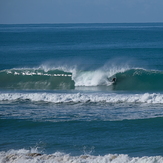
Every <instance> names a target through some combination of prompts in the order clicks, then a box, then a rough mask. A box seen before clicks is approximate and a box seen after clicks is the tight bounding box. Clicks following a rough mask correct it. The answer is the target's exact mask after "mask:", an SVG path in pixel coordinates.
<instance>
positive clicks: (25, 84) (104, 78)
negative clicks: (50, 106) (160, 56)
mask: <svg viewBox="0 0 163 163" xmlns="http://www.w3.org/2000/svg"><path fill="white" fill-rule="evenodd" d="M114 77H115V78H116V82H115V83H113V82H112V79H113V78H114ZM162 83H163V72H162V71H157V70H146V69H141V68H133V69H129V68H120V69H116V68H112V69H108V70H105V69H104V68H101V69H97V70H94V71H80V70H77V69H75V70H69V69H66V68H61V69H55V68H54V69H49V70H47V71H46V70H45V69H44V68H37V69H34V68H33V69H32V68H31V69H25V68H24V69H7V70H1V71H0V88H1V89H20V90H21V89H41V90H54V89H74V88H75V87H76V88H77V87H82V88H84V87H96V88H101V86H102V87H103V88H104V87H105V88H104V90H107V89H106V88H109V90H124V91H125V90H129V91H132V90H133V91H163V84H162Z"/></svg>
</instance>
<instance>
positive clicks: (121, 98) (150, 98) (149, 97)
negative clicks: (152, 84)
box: [0, 93, 163, 104]
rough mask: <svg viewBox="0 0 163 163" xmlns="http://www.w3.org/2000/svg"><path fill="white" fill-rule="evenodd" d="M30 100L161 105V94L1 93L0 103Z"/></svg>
mask: <svg viewBox="0 0 163 163" xmlns="http://www.w3.org/2000/svg"><path fill="white" fill-rule="evenodd" d="M18 100H30V101H32V102H51V103H88V102H92V103H149V104H162V103H163V94H159V93H152V94H150V93H145V94H114V93H110V94H95V93H93V94H84V93H74V94H71V93H69V94H68V93H63V94H61V93H1V94H0V101H1V102H3V101H10V102H12V101H18Z"/></svg>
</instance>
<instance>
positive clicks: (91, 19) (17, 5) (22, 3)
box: [0, 0, 163, 24]
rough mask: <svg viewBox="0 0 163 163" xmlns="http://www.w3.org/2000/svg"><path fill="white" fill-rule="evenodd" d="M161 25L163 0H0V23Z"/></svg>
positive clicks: (162, 20)
mask: <svg viewBox="0 0 163 163" xmlns="http://www.w3.org/2000/svg"><path fill="white" fill-rule="evenodd" d="M147 22H163V0H0V24H38V23H147Z"/></svg>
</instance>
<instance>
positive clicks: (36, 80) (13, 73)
mask: <svg viewBox="0 0 163 163" xmlns="http://www.w3.org/2000/svg"><path fill="white" fill-rule="evenodd" d="M71 77H72V74H71V73H69V72H64V71H62V70H57V69H56V70H49V71H44V70H43V69H10V70H2V71H0V88H2V89H43V90H47V89H73V88H74V81H73V80H72V79H71Z"/></svg>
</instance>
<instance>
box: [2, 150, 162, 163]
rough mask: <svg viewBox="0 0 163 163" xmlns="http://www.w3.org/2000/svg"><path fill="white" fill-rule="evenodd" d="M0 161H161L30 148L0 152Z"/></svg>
mask: <svg viewBox="0 0 163 163" xmlns="http://www.w3.org/2000/svg"><path fill="white" fill-rule="evenodd" d="M0 162H8V163H10V162H15V163H20V162H30V163H36V162H45V163H50V162H55V163H70V162H74V163H82V162H85V163H99V162H101V163H102V162H107V163H113V162H114V163H143V162H146V163H156V162H158V163H161V162H163V157H162V156H150V157H147V156H144V157H129V156H128V155H125V154H107V155H104V156H93V155H87V154H85V155H80V156H71V155H69V154H65V153H61V152H55V153H53V154H49V155H47V154H42V153H39V152H38V151H36V152H32V151H30V150H25V149H21V150H10V151H8V152H0Z"/></svg>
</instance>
